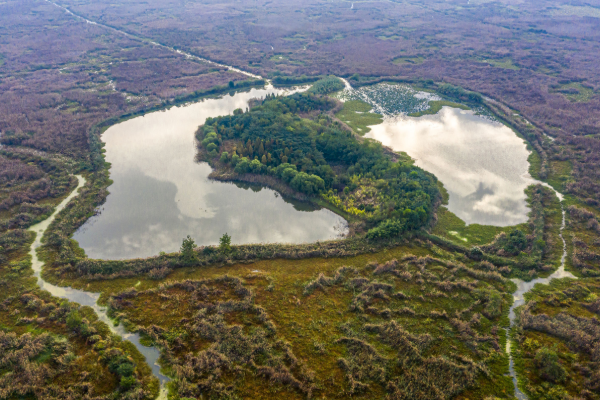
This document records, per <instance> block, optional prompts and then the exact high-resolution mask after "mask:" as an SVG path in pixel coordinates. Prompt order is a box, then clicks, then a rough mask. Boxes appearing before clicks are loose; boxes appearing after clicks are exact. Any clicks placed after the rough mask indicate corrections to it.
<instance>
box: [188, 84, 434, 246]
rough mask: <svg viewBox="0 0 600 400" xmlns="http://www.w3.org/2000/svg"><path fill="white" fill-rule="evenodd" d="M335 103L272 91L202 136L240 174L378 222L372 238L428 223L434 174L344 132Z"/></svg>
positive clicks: (211, 154)
mask: <svg viewBox="0 0 600 400" xmlns="http://www.w3.org/2000/svg"><path fill="white" fill-rule="evenodd" d="M338 81H339V80H338ZM340 83H341V82H340ZM327 84H328V83H327V82H326V83H324V84H323V85H318V86H317V88H318V89H317V90H318V91H323V89H321V88H322V87H323V86H326V85H327ZM335 106H336V103H335V102H334V101H333V100H331V99H329V98H327V97H319V96H317V95H315V94H313V93H310V92H309V93H299V94H294V95H292V96H288V97H273V96H269V97H267V98H266V99H264V100H262V101H261V102H260V105H257V106H255V107H252V108H251V109H250V110H248V111H247V112H244V111H243V110H241V109H238V110H236V111H235V112H234V114H233V115H230V116H223V117H218V118H209V119H207V120H206V122H205V124H204V125H203V126H202V127H201V128H200V129H199V131H198V133H197V138H198V141H199V142H200V144H201V146H202V148H203V149H204V150H205V151H206V153H207V155H206V157H208V159H209V160H211V162H213V163H217V162H218V163H219V165H220V166H222V167H224V168H229V169H233V172H234V173H235V174H240V175H241V174H248V173H253V174H266V175H270V176H274V177H277V178H279V179H281V180H282V181H284V182H286V183H287V184H288V185H289V186H290V187H291V188H292V189H294V190H295V191H298V192H300V193H303V194H305V195H307V196H313V197H316V196H319V197H320V198H322V199H324V200H325V201H327V202H328V203H329V204H331V205H333V206H335V207H339V208H340V209H342V210H343V211H345V212H346V213H348V214H351V215H353V216H355V217H358V218H360V219H362V220H365V221H368V226H369V227H371V226H374V225H377V227H376V228H373V229H371V230H369V232H368V236H369V237H370V238H378V237H391V236H398V235H400V234H401V233H403V232H405V231H407V230H416V229H419V228H420V227H422V226H424V225H426V224H427V223H428V222H430V220H431V218H432V215H433V212H434V208H435V203H436V201H437V200H438V197H439V192H438V188H437V179H436V178H435V177H434V176H433V175H431V174H429V173H427V172H425V171H423V170H422V169H420V168H418V167H416V166H414V165H413V164H412V161H411V160H408V159H399V157H398V156H397V155H395V154H391V153H390V152H389V151H386V150H384V148H383V147H382V146H381V144H380V143H379V142H376V141H373V140H367V139H361V138H359V137H357V136H356V135H355V134H354V133H353V132H351V131H349V130H346V129H343V128H342V127H341V125H340V124H339V123H338V122H336V121H334V120H333V119H332V118H331V117H330V116H329V115H328V114H327V112H328V111H330V110H332V109H333V108H334V107H335ZM303 117H304V118H303Z"/></svg>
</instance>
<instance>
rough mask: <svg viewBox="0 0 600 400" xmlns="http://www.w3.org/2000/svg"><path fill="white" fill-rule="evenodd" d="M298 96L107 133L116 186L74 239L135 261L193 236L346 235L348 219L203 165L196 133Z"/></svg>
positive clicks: (192, 109)
mask: <svg viewBox="0 0 600 400" xmlns="http://www.w3.org/2000/svg"><path fill="white" fill-rule="evenodd" d="M285 93H288V94H289V93H291V92H289V91H287V92H286V91H283V90H279V89H274V88H267V89H252V90H250V91H248V92H240V93H236V94H234V95H225V96H223V97H222V98H218V99H206V100H204V101H201V102H199V103H194V104H189V105H185V106H182V107H173V108H171V109H169V110H165V111H159V112H154V113H150V114H147V115H145V116H141V117H137V118H134V119H131V120H128V121H124V122H122V123H119V124H117V125H114V126H112V127H110V128H109V129H108V130H107V131H106V132H105V133H104V134H103V135H102V140H103V142H104V143H105V147H104V149H105V150H106V153H105V156H106V161H107V162H109V163H111V169H110V177H111V179H112V180H113V182H114V183H113V184H112V185H111V186H110V187H109V188H108V190H109V191H110V194H109V196H108V198H107V200H106V203H105V204H104V205H102V206H101V207H100V208H99V210H98V211H99V214H98V215H96V216H94V217H92V218H91V219H90V220H88V222H86V223H85V224H84V225H83V226H82V227H81V228H80V229H79V230H78V231H77V232H76V233H75V235H74V239H75V240H77V241H78V242H79V245H80V246H81V247H82V248H83V249H84V250H85V252H86V254H87V256H88V257H90V258H102V259H128V258H138V257H148V256H153V255H157V254H158V253H159V251H165V252H173V251H177V250H178V249H179V247H180V246H181V242H182V240H183V238H185V237H186V236H187V235H190V236H191V237H192V238H194V239H195V241H196V243H197V244H198V245H213V244H217V243H218V241H219V238H220V237H221V236H222V235H223V234H224V233H228V234H229V235H231V237H232V243H234V244H244V243H275V242H277V243H304V242H314V241H317V240H328V239H335V238H340V237H343V236H344V235H345V234H347V231H348V227H347V223H346V221H345V220H344V219H343V218H342V217H340V216H338V215H336V214H335V213H333V212H331V211H329V210H327V209H317V208H314V207H311V206H309V205H307V204H303V203H298V202H292V201H288V200H285V199H283V198H282V197H281V196H280V195H279V194H278V193H277V192H275V191H273V190H270V189H266V188H260V187H256V186H252V187H248V186H247V185H246V186H244V185H235V184H233V183H225V182H218V181H212V180H210V179H208V175H209V174H210V172H211V168H210V166H209V165H208V164H206V163H197V162H195V155H196V143H195V138H194V134H195V132H196V130H197V128H198V126H199V125H201V124H203V123H204V121H205V120H206V118H208V117H217V116H220V115H227V114H231V113H232V112H233V110H235V109H236V108H243V109H245V108H246V107H247V104H248V100H250V99H251V98H256V97H264V96H265V95H266V94H285Z"/></svg>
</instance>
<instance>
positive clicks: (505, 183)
mask: <svg viewBox="0 0 600 400" xmlns="http://www.w3.org/2000/svg"><path fill="white" fill-rule="evenodd" d="M366 136H367V137H370V138H373V139H376V140H379V141H380V142H382V143H383V144H384V145H386V146H389V147H391V148H393V149H394V150H396V151H404V152H406V153H408V154H409V155H410V156H411V157H412V158H414V159H415V160H416V164H417V165H418V166H419V167H422V168H423V169H425V170H427V171H429V172H431V173H433V174H434V175H436V176H437V177H438V179H439V180H440V181H441V182H442V183H443V184H444V187H445V188H446V190H448V193H449V195H450V199H449V204H448V209H449V210H450V211H452V212H453V213H455V214H456V215H457V216H458V217H460V218H461V219H462V220H464V221H465V222H466V223H467V224H474V223H477V224H485V225H496V226H509V225H516V224H519V223H522V222H525V221H527V213H528V212H529V208H528V207H527V204H526V201H525V199H526V196H525V193H524V190H525V188H526V187H527V186H528V185H530V184H532V183H534V180H533V179H532V178H531V176H530V175H529V173H528V168H529V163H528V161H527V157H528V156H529V151H528V150H527V147H526V145H525V143H524V142H523V140H522V139H520V138H519V137H517V136H516V134H515V133H514V132H513V131H512V130H511V129H509V128H508V127H506V126H504V125H502V124H500V123H497V122H492V121H489V120H487V119H484V118H481V117H479V116H476V115H474V113H473V112H472V111H464V110H459V109H456V108H450V107H443V108H442V110H441V111H440V112H439V113H437V114H436V115H427V116H423V117H419V118H413V117H405V116H400V117H396V118H389V119H386V120H385V121H384V122H383V124H381V125H377V126H373V127H371V132H369V133H368V134H367V135H366Z"/></svg>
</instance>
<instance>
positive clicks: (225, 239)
mask: <svg viewBox="0 0 600 400" xmlns="http://www.w3.org/2000/svg"><path fill="white" fill-rule="evenodd" d="M219 250H220V251H221V253H223V254H229V253H231V236H229V235H228V234H227V233H225V234H223V236H221V239H219Z"/></svg>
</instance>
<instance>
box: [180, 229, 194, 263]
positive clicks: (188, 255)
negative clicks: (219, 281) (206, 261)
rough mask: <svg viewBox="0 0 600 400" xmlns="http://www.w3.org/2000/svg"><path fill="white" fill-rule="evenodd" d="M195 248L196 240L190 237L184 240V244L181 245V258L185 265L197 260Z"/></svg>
mask: <svg viewBox="0 0 600 400" xmlns="http://www.w3.org/2000/svg"><path fill="white" fill-rule="evenodd" d="M195 248H196V242H194V239H192V238H191V237H190V235H188V236H187V238H185V239H183V243H182V244H181V249H180V250H179V251H180V255H179V258H180V259H181V260H182V261H183V262H184V263H192V262H194V261H195V260H196V252H195V251H194V249H195Z"/></svg>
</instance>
